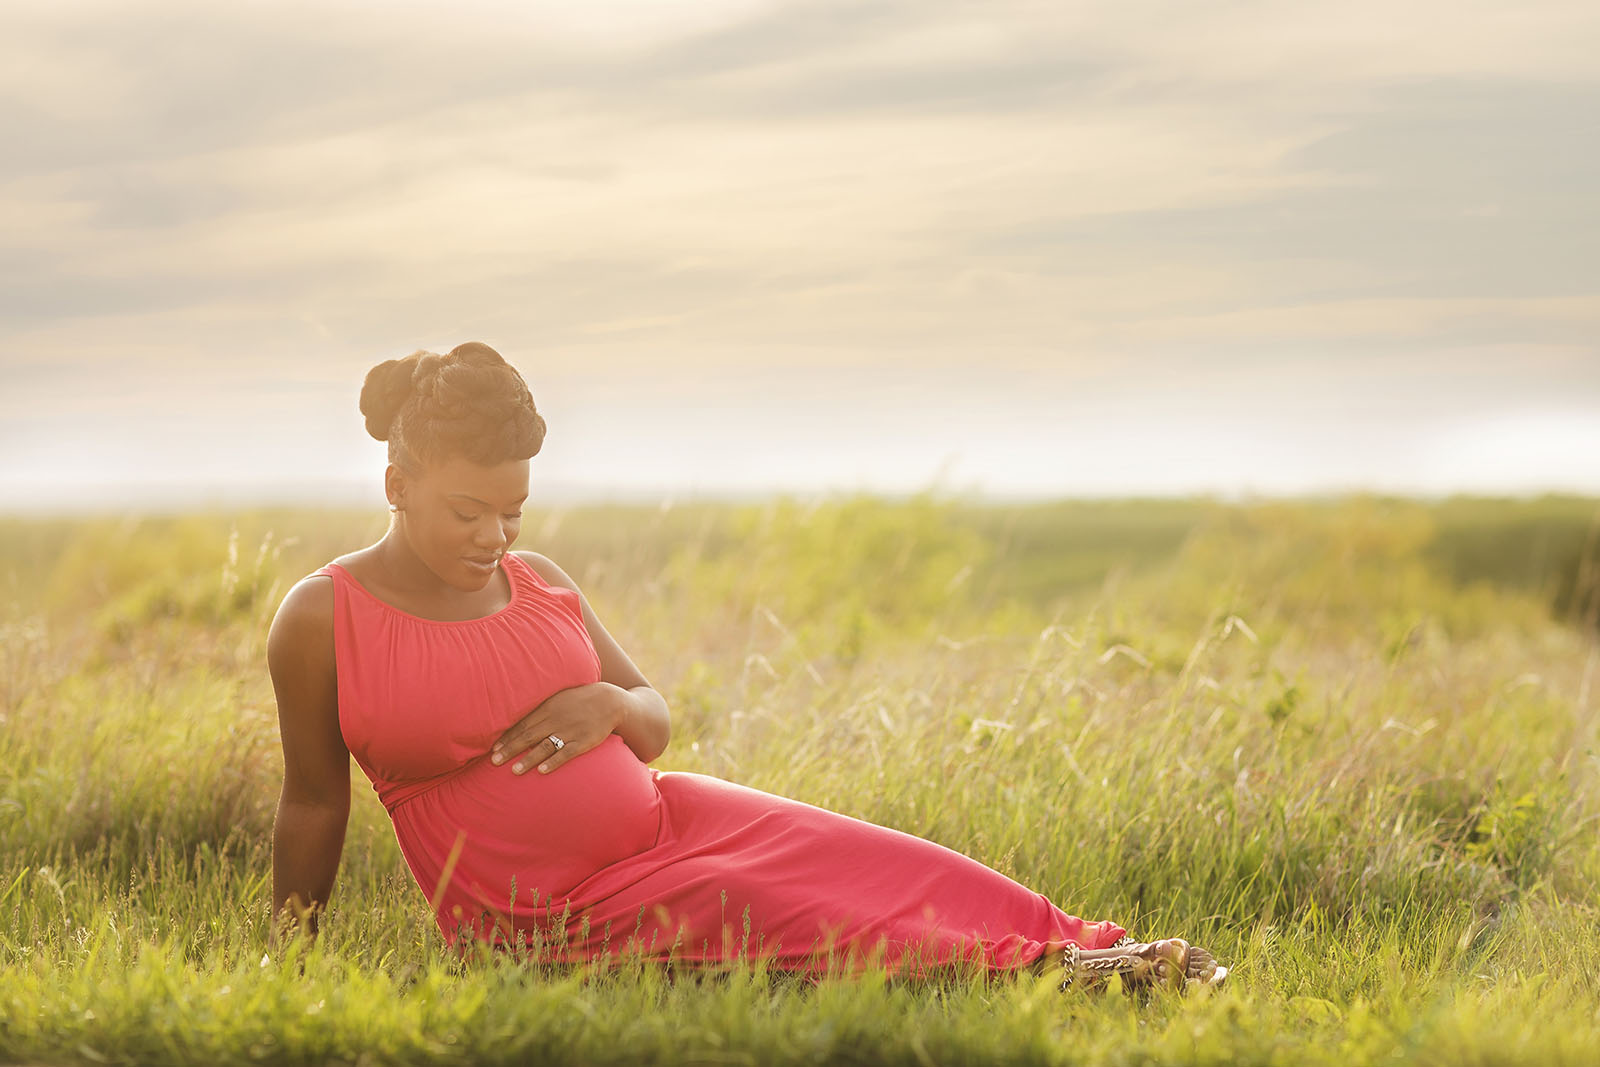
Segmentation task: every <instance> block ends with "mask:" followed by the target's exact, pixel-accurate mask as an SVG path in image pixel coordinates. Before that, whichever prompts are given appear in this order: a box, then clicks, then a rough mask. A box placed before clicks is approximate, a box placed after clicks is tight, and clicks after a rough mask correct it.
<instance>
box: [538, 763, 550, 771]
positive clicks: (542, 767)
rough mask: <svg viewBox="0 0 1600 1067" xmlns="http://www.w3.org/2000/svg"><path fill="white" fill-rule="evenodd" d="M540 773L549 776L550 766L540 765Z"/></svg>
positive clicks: (546, 764)
mask: <svg viewBox="0 0 1600 1067" xmlns="http://www.w3.org/2000/svg"><path fill="white" fill-rule="evenodd" d="M539 773H540V774H549V773H550V764H548V763H541V764H539Z"/></svg>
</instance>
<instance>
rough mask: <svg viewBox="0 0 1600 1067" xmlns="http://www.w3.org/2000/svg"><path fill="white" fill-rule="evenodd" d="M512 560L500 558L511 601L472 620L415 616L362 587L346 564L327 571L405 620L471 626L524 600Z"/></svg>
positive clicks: (330, 564)
mask: <svg viewBox="0 0 1600 1067" xmlns="http://www.w3.org/2000/svg"><path fill="white" fill-rule="evenodd" d="M511 558H512V554H511V553H510V552H507V553H506V554H505V555H504V556H501V557H500V569H501V570H502V571H504V572H505V575H506V583H507V584H508V585H509V586H510V587H511V599H510V600H507V601H506V606H505V607H503V608H501V609H499V610H498V611H494V612H491V613H490V614H488V615H478V616H476V617H474V618H471V619H430V618H428V616H426V615H413V614H412V613H411V612H409V611H406V610H405V609H404V608H398V607H395V606H394V605H393V604H391V603H389V602H388V601H387V600H385V599H383V598H382V597H380V596H379V595H378V594H377V593H374V592H373V591H372V590H370V589H368V588H367V587H366V586H364V585H362V584H361V579H359V578H357V577H356V576H355V575H354V574H351V573H350V568H348V567H346V566H345V565H344V564H342V563H329V564H327V565H326V567H327V569H330V570H338V571H339V572H341V573H342V574H343V575H344V577H345V580H346V581H347V582H349V583H350V584H351V585H352V586H354V587H355V588H356V589H358V590H359V591H360V592H361V595H362V596H365V597H366V598H367V599H368V600H371V601H372V602H373V603H375V604H380V605H382V606H383V607H384V608H386V609H387V610H389V611H392V612H394V613H395V614H396V615H398V616H400V617H401V618H403V619H410V620H411V621H413V622H423V623H428V624H429V625H431V626H471V625H473V624H474V623H480V622H491V621H493V620H495V619H498V618H501V617H502V616H505V615H508V614H510V613H511V611H512V609H513V608H515V607H516V606H517V604H518V602H519V601H520V600H521V599H522V595H521V589H520V588H519V587H520V586H521V584H522V576H521V575H518V574H517V573H516V568H514V567H508V566H506V560H508V559H511ZM516 559H517V562H518V563H519V564H521V565H522V566H524V567H526V566H527V564H526V563H523V561H522V558H521V557H516Z"/></svg>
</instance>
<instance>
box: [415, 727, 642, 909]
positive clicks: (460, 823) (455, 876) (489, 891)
mask: <svg viewBox="0 0 1600 1067" xmlns="http://www.w3.org/2000/svg"><path fill="white" fill-rule="evenodd" d="M393 815H394V823H395V834H396V836H397V837H398V838H399V839H400V845H401V848H402V850H403V851H404V852H405V854H406V860H407V861H408V862H409V863H410V865H411V870H412V873H413V874H414V875H415V876H416V878H417V882H418V884H419V885H420V886H421V887H422V890H423V892H425V893H427V894H428V895H429V897H430V899H431V898H432V897H433V895H434V892H435V889H436V886H437V884H438V880H439V877H440V874H441V872H442V871H443V869H444V866H445V864H446V862H447V858H448V856H449V853H450V851H451V849H452V848H453V847H454V846H455V843H456V841H457V839H458V837H459V838H460V839H461V841H462V847H461V854H460V856H459V857H458V860H457V862H456V865H455V868H454V871H453V872H452V876H451V878H450V883H449V885H448V886H447V888H446V892H445V897H446V900H445V901H443V902H441V910H442V911H444V910H448V906H449V905H448V902H449V900H450V899H451V898H453V899H454V900H455V902H456V903H462V904H465V903H468V900H464V899H463V898H462V895H463V894H465V896H466V897H467V898H470V901H471V902H472V903H475V904H477V905H488V906H493V907H498V908H505V907H506V906H507V904H508V903H509V900H510V892H511V882H512V879H513V878H515V879H516V885H517V892H518V903H519V905H520V904H531V903H532V894H533V893H534V892H535V891H537V892H538V894H539V895H540V897H541V898H545V897H551V896H554V897H557V898H560V897H563V896H565V894H566V893H567V892H568V891H569V890H570V889H571V888H572V887H573V886H575V885H577V884H578V883H579V882H581V881H583V880H584V879H585V878H587V877H589V876H590V875H592V874H594V873H595V872H596V871H598V870H601V869H602V868H604V867H607V866H609V865H610V864H613V863H616V862H617V861H619V860H622V859H626V858H627V857H629V856H633V855H637V854H638V853H640V852H643V851H644V850H646V849H648V848H650V847H651V846H653V845H654V844H655V843H656V839H657V836H658V834H659V832H660V828H661V794H660V793H659V792H658V791H657V790H656V784H655V777H654V775H653V773H652V772H651V770H650V768H648V767H646V766H645V765H644V764H643V763H641V762H639V759H638V757H636V756H635V755H634V754H633V751H632V750H631V749H629V748H628V746H627V744H626V743H624V742H623V740H622V738H620V737H618V736H616V735H615V734H612V735H611V736H610V737H607V738H606V739H605V740H604V741H602V742H601V743H600V744H599V745H597V746H596V747H594V748H592V749H590V750H589V751H588V752H585V753H583V754H582V755H580V756H578V757H576V758H574V759H572V760H569V761H568V762H567V763H565V764H563V765H562V766H560V767H558V768H556V770H555V771H554V772H552V773H550V774H540V773H539V772H538V771H529V772H528V773H527V774H523V775H518V774H513V773H512V771H511V768H510V767H509V766H501V767H496V766H494V765H493V764H492V763H490V762H489V761H488V760H487V759H480V760H476V761H474V762H472V763H469V764H467V765H466V766H465V767H463V768H462V769H461V770H460V771H459V772H458V773H456V774H455V775H454V776H452V777H451V778H449V779H448V780H446V781H445V782H443V783H441V784H440V785H439V786H438V787H437V788H435V789H432V790H430V791H429V792H427V793H424V794H422V795H421V796H418V797H416V798H415V799H413V800H411V801H409V802H407V803H405V804H402V805H400V806H399V807H397V808H396V809H395V810H394V812H393ZM519 910H520V908H519Z"/></svg>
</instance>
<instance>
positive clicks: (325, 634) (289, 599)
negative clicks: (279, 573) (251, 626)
mask: <svg viewBox="0 0 1600 1067" xmlns="http://www.w3.org/2000/svg"><path fill="white" fill-rule="evenodd" d="M332 636H333V579H332V578H331V577H329V576H328V575H326V574H309V575H307V576H306V577H304V578H302V579H300V580H299V581H298V582H296V583H294V585H293V586H292V587H290V589H289V591H288V592H287V593H285V594H284V597H283V602H282V603H280V604H279V605H278V611H277V614H275V615H274V616H273V617H272V627H271V629H270V630H268V631H267V654H268V656H271V655H272V653H273V649H274V648H275V647H276V648H280V649H282V650H284V651H292V652H294V653H296V654H297V655H302V656H303V655H306V654H314V653H316V652H318V651H320V650H323V649H326V650H327V652H328V653H329V655H331V654H332V651H333V646H332Z"/></svg>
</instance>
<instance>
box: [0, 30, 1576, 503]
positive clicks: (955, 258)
mask: <svg viewBox="0 0 1600 1067" xmlns="http://www.w3.org/2000/svg"><path fill="white" fill-rule="evenodd" d="M1597 40H1600V8H1596V7H1595V6H1594V5H1593V4H1590V3H1579V2H1573V3H1566V2H1554V0H1551V2H1543V0H1541V2H1534V3H1515V4H1514V3H1509V2H1499V3H1493V2H1486V3H1467V4H1462V3H1456V2H1452V3H1445V2H1442V0H1441V2H1422V3H1416V4H1408V5H1403V6H1400V7H1396V6H1394V5H1390V4H1381V3H1377V2H1375V0H1354V2H1352V3H1348V4H1344V5H1340V6H1338V7H1315V6H1311V5H1301V4H1271V3H1251V4H1221V3H1214V2H1203V3H1195V4H1177V5H1174V4H1150V3H1126V2H1119V3H1110V2H1106V3H1061V4H1056V3H1032V2H1005V0H1002V2H994V3H984V4H974V3H965V2H954V0H916V2H910V0H903V2H896V0H890V2H882V3H871V2H869V3H807V2H794V0H790V2H772V3H757V2H733V0H716V2H700V3H645V2H605V3H592V2H591V3H585V4H581V5H572V4H553V3H534V4H525V3H509V2H507V3H481V2H480V3H459V4H452V5H448V6H446V5H442V4H424V3H416V2H411V3H404V4H378V3H348V2H346V3H332V4H314V5H313V4H271V5H267V4H247V5H212V4H202V3H175V2H170V0H152V2H147V3H141V4H138V5H127V4H120V3H105V4H94V3H68V4H61V3H11V4H7V5H6V8H5V10H4V12H3V13H0V59H3V62H0V99H3V106H0V131H3V134H4V141H5V143H6V145H7V150H6V151H5V152H4V153H3V154H0V184H3V188H4V194H3V196H0V228H3V232H4V233H5V240H4V242H3V244H0V276H3V278H4V284H3V286H0V342H3V343H0V361H3V364H4V365H3V371H4V376H3V379H0V380H3V382H4V386H3V388H0V510H12V509H25V510H31V509H36V508H49V507H62V506H65V507H89V506H97V505H100V504H106V505H121V504H128V503H137V502H139V501H141V500H154V499H173V500H178V499H185V498H188V499H225V500H228V501H235V502H248V501H251V500H255V499H332V498H341V499H343V498H352V499H359V500H364V501H367V502H381V492H380V489H379V479H380V476H381V468H382V463H383V446H382V445H380V444H378V443H377V442H374V441H372V440H371V439H370V438H368V437H366V435H365V433H364V432H363V430H362V426H361V420H360V416H359V414H358V413H357V410H356V396H357V392H358V390H359V387H360V383H361V379H362V376H363V375H364V373H365V371H366V370H367V368H368V367H370V366H371V365H372V364H374V363H376V362H378V361H379V360H383V359H388V358H393V357H396V356H401V355H405V354H407V353H409V352H411V351H413V350H415V349H418V348H427V349H432V350H434V351H447V350H448V349H449V348H451V347H453V346H454V345H456V344H459V343H461V342H463V341H467V340H481V341H486V342H488V343H490V344H492V345H494V346H495V347H496V348H498V349H499V350H500V351H501V352H502V353H503V354H504V355H505V356H506V358H507V359H508V360H510V361H511V362H512V363H513V364H514V365H516V366H517V367H518V368H519V369H520V370H521V371H522V372H523V374H524V375H525V377H526V378H527V379H528V382H529V385H530V386H531V388H532V390H533V394H534V397H535V398H536V400H537V402H538V404H539V405H540V408H541V410H542V411H543V412H544V413H545V415H546V417H547V419H548V420H549V424H550V434H549V437H548V440H547V443H546V446H545V450H544V452H543V453H542V454H541V456H540V457H539V458H538V459H536V460H535V464H534V468H533V469H534V475H533V477H534V482H535V487H534V492H535V495H536V496H537V495H538V494H539V492H540V491H541V487H544V488H545V489H547V490H548V491H549V492H550V493H551V494H554V495H565V496H605V495H608V494H623V495H645V496H650V495H655V496H663V495H668V496H670V495H672V494H684V493H708V494H717V493H761V492H770V491H774V490H787V491H810V490H819V489H839V490H853V489H869V490H875V491H885V492H913V491H917V490H920V489H926V488H938V489H943V490H949V491H959V492H980V493H988V494H995V495H1029V496H1037V495H1055V496H1066V495H1096V496H1100V495H1128V494H1188V493H1219V494H1257V493H1262V494H1296V493H1308V492H1327V491H1339V490H1346V489H1374V490H1379V491H1394V492H1415V493H1428V494H1436V493H1448V492H1455V491H1473V492H1495V493H1501V492H1504V493H1528V492H1538V491H1543V490H1568V491H1579V492H1588V493H1600V462H1597V461H1596V459H1595V457H1596V456H1600V342H1597V340H1596V338H1600V198H1597V196H1596V194H1595V189H1596V182H1597V178H1600V138H1597V137H1596V136H1595V132H1596V125H1595V124H1596V117H1597V116H1600V62H1597V61H1596V60H1595V59H1594V54H1595V48H1594V43H1595V42H1596V41H1597ZM362 485H370V490H362V489H360V488H359V487H360V486H362ZM363 494H364V495H363Z"/></svg>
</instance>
